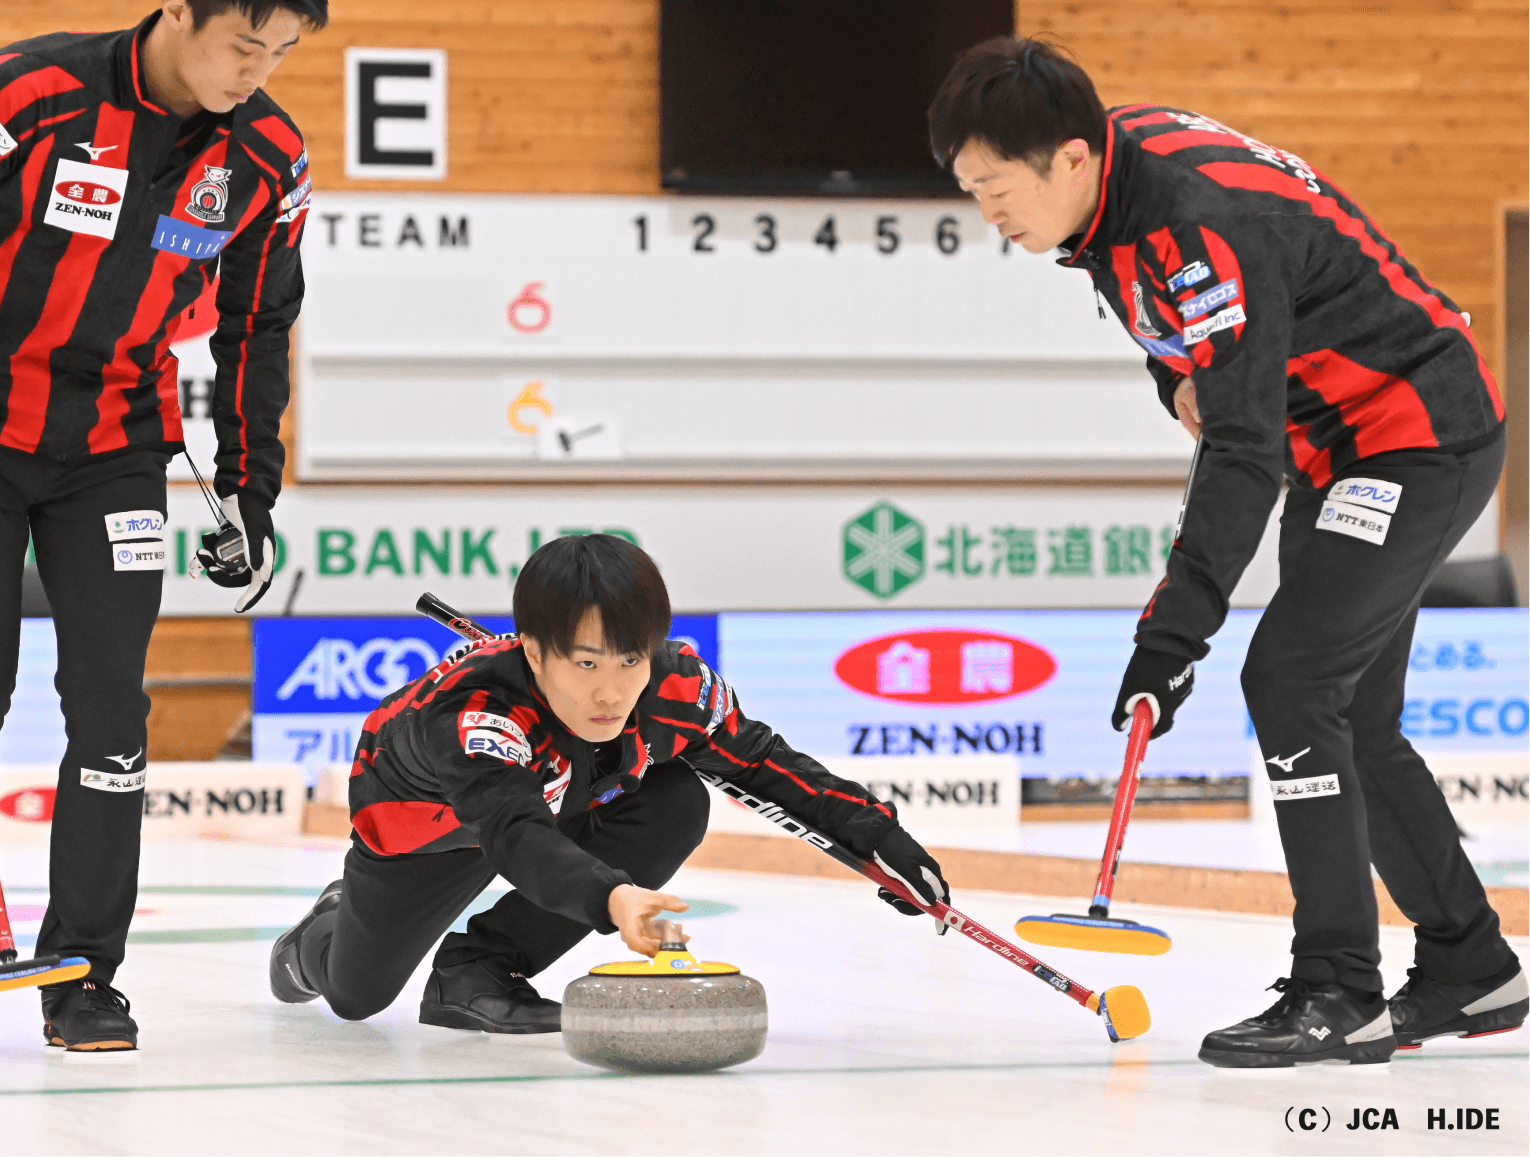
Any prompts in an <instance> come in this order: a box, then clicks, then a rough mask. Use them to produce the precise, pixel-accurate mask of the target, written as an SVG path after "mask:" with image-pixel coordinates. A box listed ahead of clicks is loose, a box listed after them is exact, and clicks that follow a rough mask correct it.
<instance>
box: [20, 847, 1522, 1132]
mask: <svg viewBox="0 0 1530 1157" xmlns="http://www.w3.org/2000/svg"><path fill="white" fill-rule="evenodd" d="M343 847H344V845H343V844H342V843H340V842H339V841H326V840H317V839H305V840H293V841H290V842H288V843H264V844H253V843H236V842H225V841H211V840H203V841H197V842H190V843H183V844H170V843H160V844H150V845H146V846H145V849H144V850H145V858H144V866H143V871H142V875H141V879H142V883H143V885H144V890H143V892H142V894H141V897H140V901H139V904H140V908H141V909H145V910H146V911H143V912H142V914H141V915H140V916H139V917H138V918H137V919H136V920H135V924H134V931H135V933H150V932H156V931H158V932H169V931H173V930H177V929H180V930H185V929H210V928H257V929H258V928H271V927H277V926H284V925H287V924H290V923H291V922H294V921H296V920H297V919H298V918H299V917H300V916H301V915H302V914H303V912H304V911H306V909H307V907H308V905H309V903H310V902H311V901H310V900H309V899H308V898H306V897H300V896H279V895H278V896H261V895H255V894H246V895H209V894H180V893H173V892H164V891H159V890H156V889H159V888H163V887H166V886H185V885H195V886H201V887H212V886H219V885H226V886H230V887H239V886H242V887H245V888H252V889H258V888H272V887H282V886H286V887H291V886H294V885H299V886H304V885H306V886H309V887H312V888H313V889H315V890H316V889H317V888H318V887H319V886H321V885H323V884H324V883H326V882H327V881H328V880H330V879H331V878H333V877H334V876H336V875H338V873H339V866H340V859H341V855H342V852H343ZM45 870H46V861H45V857H44V854H43V852H42V850H41V849H36V850H20V849H17V850H11V851H8V852H6V853H4V854H0V876H3V878H4V879H5V881H6V883H7V885H8V891H9V899H10V902H11V905H12V907H13V908H16V909H21V910H22V912H25V906H28V905H37V904H40V903H42V894H41V892H40V891H38V890H35V889H38V888H39V886H40V885H42V884H43V883H44V882H45V875H44V873H45ZM672 890H673V891H675V892H678V893H679V894H680V895H682V896H685V897H687V898H690V899H698V900H699V899H704V900H710V901H716V902H722V903H725V904H729V905H736V906H737V911H735V912H732V913H730V914H726V915H716V916H711V917H709V918H706V919H698V920H694V921H693V922H692V923H691V925H690V927H689V931H691V932H692V933H693V935H694V936H695V941H694V944H693V947H694V948H696V949H697V950H698V953H699V954H700V955H701V956H703V957H708V958H713V959H721V960H730V961H733V962H735V963H737V964H739V965H740V966H742V967H743V969H744V971H745V972H747V973H749V974H750V975H752V976H754V977H757V978H758V979H759V980H761V981H762V982H763V983H764V984H765V987H766V989H767V992H768V995H769V1001H770V1021H771V1031H770V1038H769V1044H768V1045H767V1048H766V1051H765V1053H764V1055H763V1056H762V1057H760V1058H759V1059H758V1060H757V1061H754V1062H752V1063H750V1064H748V1065H744V1066H741V1067H740V1068H737V1069H733V1070H729V1071H725V1072H722V1073H717V1074H712V1075H707V1076H694V1077H628V1076H620V1075H614V1074H607V1073H604V1072H601V1071H600V1070H596V1069H592V1068H587V1067H585V1066H583V1065H580V1064H578V1063H576V1062H575V1061H573V1060H571V1059H570V1058H569V1057H568V1056H567V1055H566V1054H565V1053H564V1052H563V1049H562V1046H561V1044H560V1041H559V1038H558V1037H557V1036H556V1035H547V1036H532V1037H504V1036H498V1037H493V1036H487V1035H482V1034H471V1033H459V1032H452V1031H450V1030H446V1029H438V1028H431V1027H427V1026H423V1025H420V1024H418V1023H417V1021H416V1013H417V1007H418V1001H419V996H420V990H421V988H422V987H423V984H424V981H425V976H426V971H425V969H424V968H422V969H421V970H420V971H419V972H418V973H417V974H416V975H415V977H414V979H413V980H412V981H411V983H410V984H409V986H408V987H407V988H406V989H405V991H404V993H403V995H402V996H400V997H399V999H398V1001H397V1002H396V1003H395V1004H394V1006H393V1007H392V1008H390V1009H388V1010H387V1011H386V1012H384V1013H382V1014H381V1015H379V1016H377V1017H375V1018H373V1019H372V1020H371V1021H369V1022H366V1023H362V1024H347V1023H344V1022H341V1021H339V1020H337V1019H336V1018H335V1017H333V1016H332V1015H330V1014H329V1013H328V1011H327V1010H326V1009H325V1008H324V1006H323V1004H322V1002H318V1003H314V1004H309V1005H281V1004H277V1003H276V1002H275V1001H273V1000H272V998H271V997H270V995H269V992H268V991H267V987H266V985H267V982H266V963H267V958H268V954H269V951H270V941H269V939H265V938H262V939H244V940H232V941H229V942H224V943H157V944H147V943H139V944H134V945H131V946H130V947H129V952H128V960H127V963H126V964H125V965H124V967H123V969H122V971H121V972H120V973H119V974H118V986H119V987H120V988H122V989H123V990H124V991H125V992H126V993H127V994H128V995H129V996H130V997H131V998H132V1000H133V1012H134V1015H135V1016H136V1017H137V1018H138V1020H139V1023H140V1025H141V1029H142V1033H141V1043H142V1049H141V1051H139V1052H137V1053H131V1054H117V1055H86V1054H66V1053H64V1052H63V1051H61V1050H56V1049H47V1048H44V1047H43V1046H42V1043H41V1040H40V1033H39V1019H38V1015H37V1001H36V997H35V995H33V994H32V993H30V992H27V991H24V990H23V991H16V992H11V993H7V994H4V995H3V996H0V1102H3V1105H4V1117H3V1120H4V1128H3V1129H0V1152H3V1153H39V1152H50V1153H177V1154H179V1153H230V1154H232V1153H241V1154H242V1153H347V1154H349V1153H355V1154H366V1155H369V1157H371V1155H380V1154H394V1153H555V1154H563V1153H652V1154H692V1153H695V1154H708V1153H729V1154H732V1153H740V1154H755V1153H855V1154H904V1153H911V1154H912V1153H960V1154H967V1153H1025V1154H1048V1153H1068V1154H1074V1153H1077V1154H1094V1153H1100V1154H1107V1153H1108V1154H1117V1153H1120V1154H1126V1153H1162V1154H1192V1153H1197V1154H1198V1153H1239V1154H1261V1153H1281V1154H1284V1153H1292V1154H1303V1155H1307V1154H1314V1153H1419V1154H1424V1153H1441V1152H1457V1151H1459V1152H1463V1153H1465V1152H1470V1153H1518V1154H1522V1153H1524V1152H1525V1150H1526V1143H1527V1121H1526V1116H1527V1109H1526V1097H1525V1091H1526V1085H1527V1076H1530V1066H1527V1063H1526V1035H1525V1033H1524V1032H1523V1031H1521V1032H1518V1033H1513V1034H1507V1035H1502V1036H1495V1037H1488V1038H1484V1039H1480V1040H1476V1041H1457V1040H1450V1041H1446V1042H1434V1043H1431V1044H1429V1045H1426V1046H1425V1047H1424V1049H1423V1050H1422V1051H1420V1052H1417V1053H1412V1054H1399V1056H1398V1058H1397V1059H1395V1060H1394V1061H1393V1063H1391V1064H1390V1065H1385V1066H1367V1067H1348V1066H1343V1067H1340V1066H1321V1067H1315V1068H1302V1069H1292V1070H1278V1071H1274V1072H1236V1071H1227V1070H1218V1069H1212V1068H1209V1067H1208V1066H1206V1065H1203V1064H1201V1063H1200V1062H1199V1061H1197V1060H1196V1057H1195V1053H1196V1048H1197V1046H1198V1044H1199V1041H1200V1038H1201V1036H1202V1035H1203V1034H1204V1033H1205V1032H1207V1031H1208V1030H1211V1029H1214V1028H1218V1027H1221V1026H1223V1025H1226V1024H1229V1023H1232V1022H1234V1021H1237V1020H1240V1019H1242V1018H1243V1017H1246V1016H1249V1015H1251V1014H1253V1013H1255V1012H1257V1011H1260V1010H1261V1009H1263V1008H1264V1007H1265V1006H1266V1005H1267V1004H1268V1003H1270V1001H1271V999H1272V997H1273V994H1270V993H1266V992H1264V991H1262V990H1263V988H1264V986H1265V985H1267V984H1269V983H1270V981H1271V980H1273V979H1274V978H1275V977H1276V976H1279V975H1282V974H1283V973H1284V972H1285V971H1286V967H1287V964H1288V957H1287V956H1286V951H1287V947H1288V943H1289V938H1290V930H1289V926H1288V924H1287V922H1286V921H1284V920H1280V919H1275V918H1269V917H1257V916H1239V915H1231V914H1218V913H1208V912H1192V911H1183V910H1175V909H1165V908H1158V909H1147V908H1139V907H1133V906H1130V905H1120V906H1119V909H1120V911H1119V912H1116V913H1114V914H1118V915H1124V916H1129V917H1133V918H1136V919H1139V920H1143V921H1144V922H1148V923H1152V924H1154V925H1156V926H1159V927H1162V928H1164V929H1166V930H1167V931H1169V932H1171V934H1172V935H1173V936H1174V939H1175V944H1174V948H1173V950H1172V951H1171V952H1170V953H1169V954H1168V955H1166V956H1162V957H1151V958H1146V957H1130V956H1108V955H1101V954H1093V953H1082V952H1075V951H1069V950H1066V949H1040V950H1038V951H1039V953H1040V955H1041V956H1042V958H1043V959H1045V960H1047V961H1048V962H1049V963H1051V964H1052V965H1053V966H1054V967H1056V968H1059V969H1062V970H1063V971H1064V972H1066V973H1068V974H1070V975H1072V976H1073V977H1074V978H1075V979H1077V980H1078V981H1079V982H1081V983H1084V984H1088V985H1092V986H1098V987H1109V986H1112V985H1116V984H1135V985H1138V986H1139V987H1140V988H1141V989H1142V990H1143V992H1144V993H1145V994H1146V996H1147V999H1148V1002H1149V1004H1150V1006H1151V1008H1152V1011H1153V1018H1154V1024H1153V1028H1152V1030H1151V1031H1150V1032H1149V1033H1148V1034H1147V1035H1146V1036H1145V1037H1143V1038H1141V1039H1140V1040H1137V1041H1134V1042H1129V1043H1125V1044H1120V1045H1112V1044H1111V1043H1110V1042H1109V1040H1108V1039H1107V1037H1106V1035H1105V1032H1104V1028H1103V1026H1102V1024H1101V1022H1100V1021H1099V1020H1098V1019H1097V1018H1095V1017H1093V1016H1091V1015H1090V1014H1088V1013H1087V1012H1085V1011H1084V1010H1082V1009H1081V1008H1080V1007H1079V1006H1078V1005H1076V1004H1074V1003H1073V1002H1072V1001H1070V1000H1068V999H1067V998H1065V997H1063V996H1061V995H1059V994H1057V993H1055V992H1053V991H1052V990H1051V989H1049V988H1048V987H1047V986H1046V985H1044V984H1042V983H1039V982H1038V981H1037V980H1036V979H1035V978H1033V977H1031V976H1028V975H1025V974H1022V973H1021V971H1020V970H1019V969H1017V968H1015V967H1014V966H1013V965H1012V964H1009V963H1008V962H1006V961H1004V960H1002V959H1000V958H999V957H997V956H995V955H993V954H991V953H989V952H987V951H985V950H984V949H982V948H981V947H979V946H977V945H976V944H973V943H971V942H970V941H968V940H966V939H965V938H964V937H961V936H959V935H957V934H954V933H953V934H951V935H948V936H946V937H944V938H937V937H936V936H935V935H934V933H933V931H932V930H931V924H930V922H929V921H928V920H926V919H924V918H922V917H921V918H909V917H903V916H899V915H897V914H896V913H894V912H893V911H892V910H891V909H889V908H886V907H884V906H883V905H882V904H880V903H878V902H877V901H876V900H875V899H874V898H873V896H872V895H871V893H870V890H869V888H868V887H866V886H863V885H859V884H856V883H854V882H840V881H830V880H810V879H799V878H794V877H786V876H766V875H754V874H747V873H737V872H718V871H699V870H682V871H681V873H680V874H679V876H677V877H676V879H675V881H674V882H673V885H672ZM956 902H957V904H958V905H959V907H960V908H961V909H962V910H963V911H965V912H966V913H967V914H968V915H970V916H972V917H974V918H976V919H977V920H980V921H982V922H983V923H985V924H987V925H988V926H989V927H990V928H992V929H993V930H994V931H996V932H998V933H1000V934H1002V935H1009V934H1010V928H1011V925H1012V924H1013V922H1014V920H1015V919H1016V917H1018V916H1020V915H1024V914H1030V913H1036V912H1048V911H1052V910H1053V909H1054V908H1055V907H1056V905H1057V901H1056V900H1055V899H1038V898H1033V897H1023V896H1013V895H1000V894H995V893H978V892H972V893H965V894H961V895H958V896H957V897H956ZM36 927H37V921H36V920H35V918H34V919H31V920H28V921H22V922H18V925H17V932H18V934H20V935H21V936H23V937H24V936H26V935H27V934H28V933H35V930H36ZM267 935H269V934H267ZM1381 935H1382V947H1383V951H1384V953H1385V960H1384V963H1383V969H1384V972H1385V974H1386V980H1387V984H1388V987H1389V989H1390V988H1392V987H1395V986H1396V985H1397V984H1399V983H1401V981H1402V979H1403V974H1404V971H1405V969H1406V968H1407V966H1408V964H1409V957H1410V948H1411V934H1410V933H1409V932H1408V931H1407V930H1406V929H1400V928H1383V929H1382V934H1381ZM1514 946H1515V949H1516V951H1518V952H1519V953H1520V954H1521V955H1522V956H1523V955H1524V954H1525V953H1526V951H1527V945H1526V943H1525V941H1524V940H1523V939H1519V940H1517V941H1515V945H1514ZM626 955H627V954H626V952H625V951H624V950H623V949H622V947H621V945H620V944H619V943H618V942H617V941H616V940H615V938H614V937H591V938H590V939H589V940H587V941H585V942H584V943H583V944H581V945H579V946H578V947H577V948H575V949H574V950H573V951H572V952H571V953H570V954H569V955H568V956H567V957H566V958H565V959H564V960H563V961H561V962H559V964H557V965H555V966H554V967H553V968H552V969H550V970H549V971H548V972H547V973H546V974H544V975H543V976H542V977H541V978H539V980H538V982H537V983H538V987H539V988H540V989H541V990H542V991H543V992H544V993H546V994H548V995H550V996H554V997H556V996H558V995H560V993H561V991H562V988H563V986H564V985H565V984H566V983H567V982H568V981H569V980H571V979H572V978H573V977H575V976H577V975H579V974H580V973H582V972H583V971H584V970H586V969H587V968H588V967H589V966H590V965H592V964H596V963H599V962H602V961H605V960H609V959H620V958H623V957H625V956H626ZM1308 1106H1310V1107H1314V1108H1318V1107H1322V1108H1326V1109H1327V1110H1328V1112H1329V1114H1330V1115H1331V1119H1332V1122H1333V1123H1332V1125H1331V1127H1330V1128H1329V1129H1328V1131H1327V1132H1326V1133H1322V1134H1304V1133H1300V1132H1297V1133H1292V1132H1288V1131H1287V1128H1286V1126H1285V1124H1284V1123H1283V1120H1284V1117H1285V1114H1286V1111H1287V1109H1288V1108H1296V1109H1298V1110H1299V1109H1300V1108H1302V1107H1308ZM1458 1106H1459V1107H1478V1108H1486V1107H1496V1108H1498V1109H1499V1110H1500V1118H1499V1119H1500V1128H1499V1130H1498V1131H1496V1132H1476V1133H1472V1134H1469V1135H1465V1136H1461V1135H1457V1134H1454V1133H1448V1134H1442V1133H1439V1132H1434V1133H1431V1132H1428V1131H1427V1130H1426V1121H1425V1112H1426V1109H1427V1108H1429V1107H1435V1108H1446V1109H1448V1110H1449V1116H1450V1119H1452V1120H1453V1119H1454V1110H1455V1108H1456V1107H1458ZM1366 1107H1376V1108H1380V1109H1384V1108H1388V1107H1390V1108H1394V1109H1395V1110H1396V1112H1397V1117H1398V1120H1399V1122H1400V1124H1401V1129H1400V1130H1399V1131H1396V1132H1393V1131H1386V1132H1372V1131H1365V1130H1363V1129H1361V1130H1355V1131H1350V1130H1348V1129H1346V1128H1345V1125H1346V1124H1347V1123H1348V1122H1349V1121H1350V1120H1351V1117H1352V1114H1353V1112H1354V1110H1355V1109H1356V1108H1360V1109H1364V1108H1366ZM1293 1119H1294V1118H1293Z"/></svg>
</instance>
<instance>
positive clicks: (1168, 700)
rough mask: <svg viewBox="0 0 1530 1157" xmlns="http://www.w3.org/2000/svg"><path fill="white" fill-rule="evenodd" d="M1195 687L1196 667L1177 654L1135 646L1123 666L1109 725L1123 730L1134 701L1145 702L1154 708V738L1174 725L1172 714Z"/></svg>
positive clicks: (1129, 717) (1127, 723) (1129, 720)
mask: <svg viewBox="0 0 1530 1157" xmlns="http://www.w3.org/2000/svg"><path fill="white" fill-rule="evenodd" d="M1193 686H1195V664H1194V663H1192V662H1190V661H1189V660H1187V659H1182V658H1180V657H1179V656H1178V655H1166V654H1164V653H1163V652H1162V651H1150V650H1148V649H1147V648H1146V647H1138V648H1137V649H1136V650H1135V651H1134V652H1132V661H1131V662H1130V663H1128V664H1127V665H1126V674H1125V676H1123V677H1122V679H1121V693H1120V694H1119V695H1117V696H1116V709H1115V711H1114V712H1113V713H1112V714H1111V716H1110V723H1111V726H1112V727H1114V728H1115V729H1116V730H1117V731H1125V730H1126V728H1127V726H1128V725H1129V724H1130V722H1131V718H1132V709H1133V708H1134V707H1136V706H1137V700H1139V699H1146V700H1147V701H1148V705H1149V706H1150V707H1152V709H1153V734H1152V738H1153V739H1157V738H1158V737H1159V736H1160V735H1162V734H1164V733H1165V732H1166V731H1168V730H1169V728H1171V727H1173V726H1174V712H1175V711H1176V710H1178V708H1179V705H1180V704H1181V703H1183V702H1184V701H1185V700H1186V699H1188V698H1189V697H1190V688H1192V687H1193Z"/></svg>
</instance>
